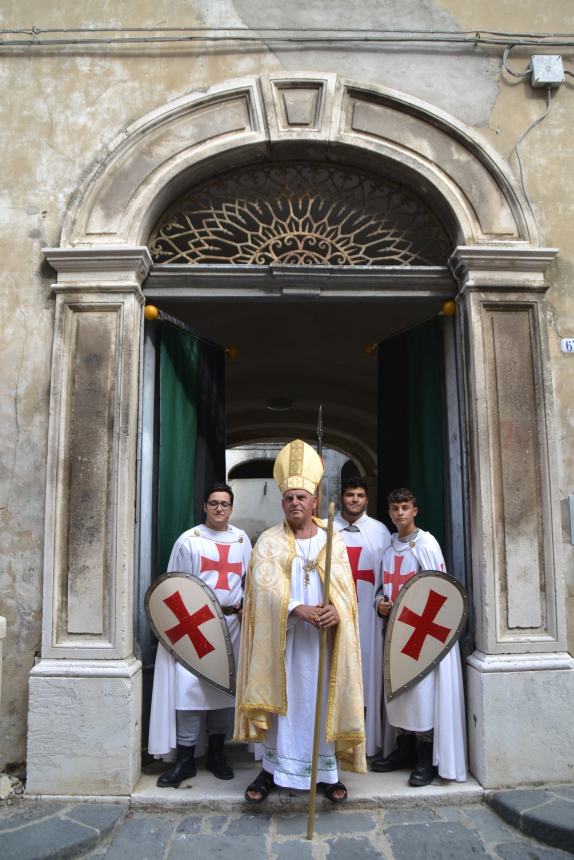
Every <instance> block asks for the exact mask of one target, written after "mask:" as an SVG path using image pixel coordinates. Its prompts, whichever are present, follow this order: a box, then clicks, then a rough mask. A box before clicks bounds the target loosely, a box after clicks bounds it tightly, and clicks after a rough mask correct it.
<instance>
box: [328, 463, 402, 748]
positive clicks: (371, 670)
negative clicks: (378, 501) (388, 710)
mask: <svg viewBox="0 0 574 860" xmlns="http://www.w3.org/2000/svg"><path fill="white" fill-rule="evenodd" d="M368 503H369V499H368V495H367V484H366V481H364V480H363V479H362V478H359V477H353V478H348V479H347V480H346V481H344V482H343V484H342V486H341V510H340V511H338V512H337V514H336V516H335V528H336V529H337V531H338V532H339V534H340V535H341V537H342V538H343V540H344V542H345V545H346V547H347V554H348V556H349V564H350V565H351V572H352V574H353V580H354V582H355V591H356V594H357V603H358V605H359V634H360V638H361V661H362V667H363V695H364V697H365V735H366V751H367V755H368V756H374V755H376V753H377V752H378V750H380V749H381V748H382V746H383V737H382V725H381V704H382V702H381V695H382V681H383V649H382V647H381V645H382V632H383V619H382V618H381V616H379V615H377V613H375V612H373V603H374V600H375V595H376V593H377V591H378V589H379V588H380V586H381V584H382V571H383V553H384V551H385V549H386V548H387V546H388V545H389V544H390V541H391V535H390V533H389V530H388V528H387V527H386V526H385V525H383V523H380V522H379V521H378V520H375V519H373V517H369V516H368V515H367V505H368Z"/></svg>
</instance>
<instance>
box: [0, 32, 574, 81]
mask: <svg viewBox="0 0 574 860" xmlns="http://www.w3.org/2000/svg"><path fill="white" fill-rule="evenodd" d="M57 33H62V34H78V35H85V36H86V38H81V39H70V38H61V39H39V38H37V37H38V36H40V35H52V34H57ZM100 33H120V34H130V33H145V34H147V35H145V36H131V35H122V36H118V37H111V38H97V37H95V36H94V34H100ZM166 33H174V34H182V35H154V34H166ZM184 34H185V35H184ZM20 35H27V36H31V37H32V38H31V39H10V38H8V39H5V38H3V37H4V36H20ZM509 39H510V40H512V45H511V47H519V46H522V47H526V46H530V47H532V46H540V47H543V46H546V47H562V48H568V47H574V33H508V32H504V31H498V30H474V31H471V30H468V31H448V30H373V29H372V28H338V29H337V28H333V29H325V28H323V27H305V28H300V27H293V28H287V27H258V28H257V29H251V28H247V27H221V28H217V27H90V28H43V27H37V26H35V25H33V26H32V27H28V28H18V27H14V28H3V29H0V49H2V48H4V49H6V48H10V47H41V46H47V47H55V46H72V45H96V44H106V45H122V44H126V45H130V44H141V43H154V42H159V43H169V42H179V43H184V42H187V43H193V42H214V43H217V42H269V41H283V42H286V43H303V44H305V43H309V42H311V43H315V44H323V43H325V44H332V43H350V42H357V43H360V42H366V43H371V44H376V43H380V44H384V43H409V42H414V43H419V44H425V43H431V44H432V43H434V44H440V43H442V44H468V45H472V46H473V47H476V46H477V45H500V46H503V45H504V46H505V47H508V42H509ZM509 71H510V70H509ZM511 74H512V72H511Z"/></svg>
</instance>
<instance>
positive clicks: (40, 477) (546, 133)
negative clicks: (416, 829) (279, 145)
mask: <svg viewBox="0 0 574 860" xmlns="http://www.w3.org/2000/svg"><path fill="white" fill-rule="evenodd" d="M261 18H262V15H261V4H260V3H256V2H255V0H235V2H230V0H221V2H218V3H213V2H210V0H201V2H200V0H171V2H169V3H167V2H165V1H164V0H138V2H136V0H127V2H125V3H123V4H121V5H120V6H118V4H117V3H116V2H114V3H112V2H95V0H75V2H73V3H71V2H70V3H60V4H46V3H45V2H41V0H26V2H24V3H22V2H16V0H5V2H4V3H3V4H2V8H1V9H0V27H2V28H18V27H22V28H25V27H27V28H30V27H31V26H32V24H35V25H36V26H37V27H46V28H48V27H68V28H74V27H93V26H108V27H109V26H117V27H120V26H131V27H165V26H168V25H169V26H172V27H176V26H186V27H190V26H194V25H195V26H202V27H214V28H215V27H253V28H256V27H257V26H261ZM345 22H349V24H350V25H352V26H353V27H357V28H365V29H366V30H369V29H370V28H373V27H377V28H391V27H392V28H395V29H399V28H401V29H428V30H439V29H440V30H447V31H449V32H453V33H457V32H461V31H466V30H468V31H473V30H476V29H477V28H488V29H491V30H507V31H524V30H527V31H536V30H538V31H547V32H572V31H573V30H574V12H573V10H572V4H571V2H570V0H549V2H547V3H545V4H544V5H542V4H540V3H538V2H534V0H525V2H522V3H520V4H516V3H515V2H510V0H508V2H503V0H483V2H482V3H481V4H480V6H477V4H476V3H474V2H472V0H440V2H438V0H436V2H431V0H401V2H399V0H365V2H362V3H360V4H359V3H352V2H351V3H349V2H343V0H328V2H327V0H306V2H303V0H296V2H295V0H292V2H289V3H283V4H281V3H278V2H273V3H270V4H268V5H267V8H266V11H265V26H267V27H272V26H277V27H294V26H309V27H319V28H320V27H323V26H336V27H340V26H343V24H344V23H345ZM319 35H320V34H319ZM78 38H80V36H78ZM531 53H533V51H532V50H531V49H528V50H526V49H523V48H516V49H514V50H513V52H512V54H511V59H510V61H509V62H510V64H511V66H512V68H513V69H516V70H523V69H524V68H525V67H526V65H527V63H528V60H529V56H530V54H531ZM501 54H502V52H501V50H500V49H498V48H493V47H484V46H481V47H476V48H474V47H466V46H464V47H461V46H458V47H456V48H455V47H452V46H450V47H444V46H440V45H427V46H425V47H424V48H423V47H420V46H416V45H411V46H405V45H404V44H397V45H394V46H392V47H389V46H387V47H384V46H381V45H374V44H372V43H367V44H361V43H355V44H347V45H345V46H344V47H343V46H341V45H340V44H332V45H328V44H321V45H319V44H313V43H312V42H309V43H307V44H306V45H305V46H304V47H303V46H301V45H300V44H296V43H280V42H278V41H276V40H270V39H269V38H268V37H265V38H264V39H263V40H262V41H261V42H259V43H257V44H249V43H241V44H230V43H228V42H221V43H217V44H215V43H212V44H209V43H205V42H203V43H188V44H185V43H163V44H161V43H155V44H145V43H140V44H137V45H132V46H125V45H124V46H117V45H115V46H114V45H91V46H79V45H68V46H59V47H57V46H54V47H38V46H36V47H21V48H6V46H4V47H3V48H2V49H1V50H0V117H1V123H0V136H1V140H2V152H3V165H2V183H1V186H0V252H1V255H2V260H3V261H4V266H3V268H2V272H1V273H0V283H1V296H2V306H1V312H2V332H3V337H2V340H1V344H0V359H1V362H2V365H1V366H2V375H1V379H0V416H1V420H2V431H3V432H2V439H3V445H2V448H1V449H0V469H1V475H2V479H1V482H0V483H1V488H0V493H1V498H0V516H1V533H0V564H1V567H0V614H2V615H4V616H5V617H6V619H7V637H6V640H5V641H4V674H3V684H2V702H1V703H0V721H1V729H0V768H1V767H2V766H4V765H5V764H6V763H7V762H15V761H21V760H23V759H24V757H25V738H26V715H27V710H28V672H29V670H30V669H31V668H32V666H33V665H34V662H35V659H36V657H37V656H38V654H39V648H40V644H39V643H40V637H41V612H42V565H43V540H44V534H43V528H44V519H43V518H44V498H45V468H46V445H47V428H48V417H49V416H48V404H49V389H50V365H51V350H52V337H53V324H54V322H53V321H54V297H53V295H52V292H51V289H50V284H51V283H52V282H53V281H54V280H55V273H54V272H53V270H52V269H50V267H49V266H48V265H47V264H45V263H44V262H43V258H42V248H43V247H47V246H48V247H54V246H57V245H58V244H59V241H60V233H61V229H62V223H63V219H64V216H65V213H66V211H67V208H68V206H69V203H70V200H71V199H72V198H73V196H74V193H75V191H76V189H77V188H78V186H79V185H80V184H81V182H82V179H83V177H84V176H85V175H86V174H87V173H88V172H89V171H90V170H91V169H92V168H93V165H94V164H95V163H96V162H97V161H98V159H101V158H102V157H103V156H104V155H105V153H106V147H107V146H108V145H109V143H110V141H112V140H113V139H114V138H116V136H117V135H118V134H121V132H122V130H123V129H125V128H126V127H127V126H128V125H129V124H130V123H132V122H133V121H134V120H136V119H137V118H138V117H140V116H142V115H143V114H145V113H146V112H148V111H151V110H153V109H155V108H158V107H160V106H161V105H163V104H165V103H166V102H168V101H171V100H173V99H176V98H178V97H181V96H183V95H186V94H188V93H193V92H199V91H201V90H203V89H205V88H207V87H209V86H211V85H214V84H217V83H220V82H221V81H224V80H228V79H231V78H239V77H242V76H247V75H255V74H261V73H271V72H278V71H285V70H287V71H293V72H295V71H318V72H333V73H336V74H338V75H340V76H346V77H350V78H353V79H356V80H358V81H363V82H365V83H374V84H378V85H383V86H387V87H391V88H394V89H397V90H401V91H403V92H406V93H408V94H409V95H412V96H415V97H417V98H419V99H423V100H425V101H426V102H427V103H428V104H429V105H431V106H434V107H436V108H439V109H441V110H444V111H447V112H449V113H451V114H452V115H453V116H454V117H456V118H457V119H458V120H460V121H462V122H464V123H467V124H468V125H469V127H470V128H471V129H474V130H475V131H476V132H477V133H478V134H479V135H480V136H481V137H482V138H483V139H484V140H485V141H486V142H487V143H488V144H489V145H490V146H491V147H492V148H494V149H495V150H496V151H497V152H498V154H499V155H500V157H501V158H502V159H504V160H505V161H506V162H510V163H511V165H512V169H513V171H514V173H515V174H517V162H516V156H515V154H513V147H514V145H515V143H516V141H517V139H518V138H519V136H520V135H521V134H522V132H523V131H524V130H525V129H526V128H527V127H528V125H529V124H530V123H531V122H533V120H534V119H535V118H536V117H537V116H539V115H540V114H541V113H542V111H543V110H544V107H545V97H544V93H543V92H542V91H539V90H533V89H532V88H531V87H530V86H529V84H528V79H527V78H520V79H518V78H513V77H511V76H510V75H509V74H508V73H507V72H505V71H503V70H502V68H501ZM563 57H564V61H565V65H566V67H567V68H568V69H570V70H572V71H574V53H573V52H572V51H571V50H570V52H569V53H568V52H566V51H564V53H563ZM573 83H574V79H572V78H568V79H567V82H566V84H565V85H563V86H562V88H561V89H560V90H559V91H558V92H557V93H556V95H555V98H554V100H553V103H552V105H551V109H550V111H549V113H548V116H547V117H546V118H545V119H544V121H543V122H542V123H540V125H538V126H536V128H534V129H533V130H532V132H531V133H529V134H528V135H527V137H526V138H525V140H524V142H523V143H522V145H521V148H520V153H521V157H522V166H523V171H524V182H525V187H526V190H527V193H528V197H529V199H530V201H531V205H532V208H533V210H534V213H535V216H536V219H537V222H538V224H539V228H540V231H541V235H542V241H543V244H546V245H547V246H552V247H559V248H560V254H559V255H558V258H557V260H556V262H555V263H554V264H553V267H552V269H551V271H550V273H549V278H550V281H551V288H550V290H549V292H548V294H547V321H548V336H549V343H550V355H551V374H552V383H553V388H554V396H555V407H554V408H555V415H556V423H555V428H554V429H555V436H556V439H557V442H558V474H559V486H560V500H559V501H560V510H561V514H562V520H561V529H562V538H563V543H562V548H563V558H562V560H561V561H560V563H561V564H562V566H563V570H564V575H565V577H566V583H567V588H568V594H569V596H568V598H567V601H568V606H567V618H568V619H569V624H570V630H569V643H570V651H571V652H574V554H573V548H572V546H571V545H570V538H569V533H570V522H569V518H568V510H567V509H568V504H567V500H568V496H569V494H572V493H574V478H573V475H574V445H573V441H572V440H573V439H574V394H573V392H574V356H565V355H563V354H561V353H560V349H559V341H560V337H561V336H562V337H565V336H572V335H573V334H574V291H573V288H572V283H573V281H574V237H573V234H572V229H571V223H572V220H573V216H574V201H573V198H572V194H571V177H572V175H574V138H573V136H572V134H571V128H572V115H573V111H574V87H573V86H572V84H573Z"/></svg>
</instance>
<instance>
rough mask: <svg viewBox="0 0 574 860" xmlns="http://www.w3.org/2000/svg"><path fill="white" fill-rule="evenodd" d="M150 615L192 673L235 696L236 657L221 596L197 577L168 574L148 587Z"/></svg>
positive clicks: (155, 628)
mask: <svg viewBox="0 0 574 860" xmlns="http://www.w3.org/2000/svg"><path fill="white" fill-rule="evenodd" d="M145 610H146V614H147V617H148V620H149V622H150V625H151V628H152V630H153V632H154V633H155V635H156V636H157V638H158V639H159V641H160V642H161V644H162V645H163V646H164V648H166V649H167V650H168V651H169V652H170V654H171V655H172V656H173V657H175V659H176V660H177V661H178V662H179V663H181V665H182V666H184V667H185V668H186V669H187V670H188V671H190V672H191V673H192V674H194V675H196V676H197V677H198V678H200V679H201V680H202V681H205V682H206V683H208V684H211V686H212V687H215V688H216V689H218V690H222V691H223V692H224V693H229V694H230V695H232V696H234V695H235V657H234V655H233V646H232V643H231V637H230V635H229V629H228V627H227V624H226V621H225V618H224V616H223V612H222V611H221V606H220V605H219V601H218V600H217V597H216V596H215V594H214V593H213V591H212V590H211V588H209V586H208V585H206V583H205V582H203V581H202V580H201V579H200V578H199V577H198V576H194V575H193V574H192V573H165V574H164V575H163V576H160V577H158V578H157V579H156V580H155V582H154V583H153V584H152V585H151V586H150V587H149V588H148V590H147V593H146V596H145Z"/></svg>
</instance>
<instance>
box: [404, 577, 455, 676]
mask: <svg viewBox="0 0 574 860" xmlns="http://www.w3.org/2000/svg"><path fill="white" fill-rule="evenodd" d="M446 600H447V598H446V597H445V595H444V594H438V592H436V591H433V590H432V589H431V590H430V591H429V594H428V597H427V602H426V606H425V608H424V609H423V611H422V615H417V613H416V612H413V610H412V609H409V608H408V607H407V606H405V607H404V608H403V610H402V612H401V614H400V615H399V617H398V621H402V622H403V623H404V624H409V625H410V626H411V627H414V630H413V632H412V634H411V637H410V639H409V641H408V642H407V643H406V645H405V646H404V647H403V648H402V649H401V650H402V653H403V654H406V655H407V657H412V658H413V660H418V659H419V657H420V654H421V650H422V647H423V645H424V643H425V639H426V638H427V636H432V637H433V639H438V640H439V642H443V643H444V642H446V640H447V637H448V634H449V633H450V627H443V626H442V624H436V623H435V620H434V619H435V618H436V616H437V615H438V612H439V610H440V608H441V606H442V605H443V603H446Z"/></svg>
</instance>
